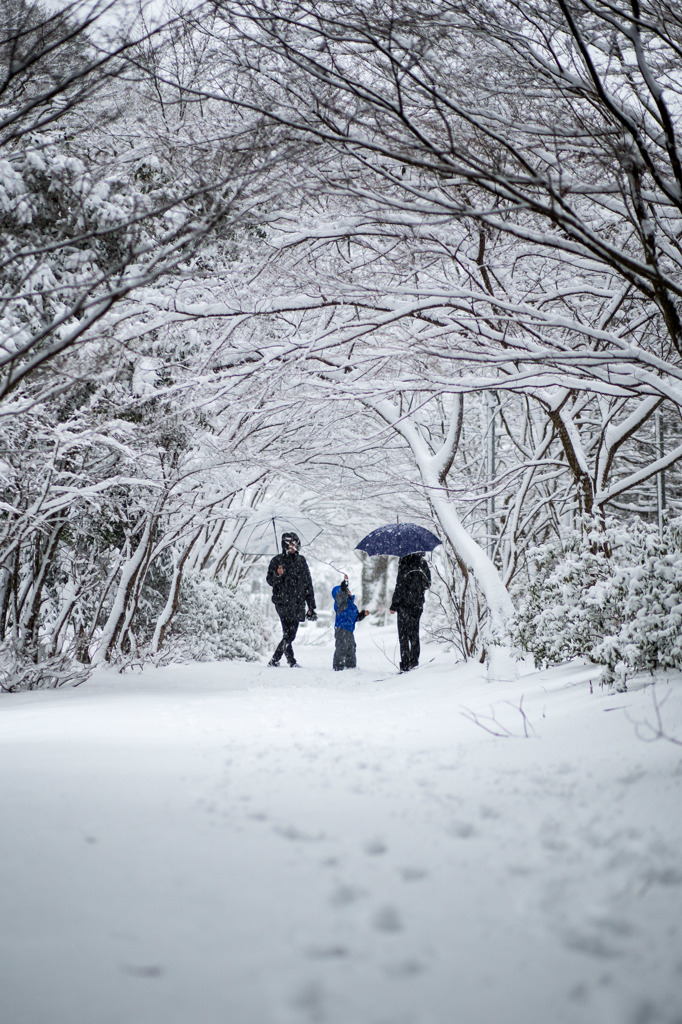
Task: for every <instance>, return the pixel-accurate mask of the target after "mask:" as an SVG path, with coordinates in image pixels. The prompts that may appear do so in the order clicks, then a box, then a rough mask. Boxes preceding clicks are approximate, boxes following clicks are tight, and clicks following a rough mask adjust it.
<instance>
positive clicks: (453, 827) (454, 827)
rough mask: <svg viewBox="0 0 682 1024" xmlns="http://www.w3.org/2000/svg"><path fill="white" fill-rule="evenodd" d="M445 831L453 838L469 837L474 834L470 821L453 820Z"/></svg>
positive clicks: (474, 830)
mask: <svg viewBox="0 0 682 1024" xmlns="http://www.w3.org/2000/svg"><path fill="white" fill-rule="evenodd" d="M445 831H446V832H447V833H448V835H450V836H454V837H455V839H470V838H471V836H475V835H476V829H475V828H474V826H473V825H472V824H471V822H470V821H453V822H452V824H450V825H448V827H447V829H446V830H445Z"/></svg>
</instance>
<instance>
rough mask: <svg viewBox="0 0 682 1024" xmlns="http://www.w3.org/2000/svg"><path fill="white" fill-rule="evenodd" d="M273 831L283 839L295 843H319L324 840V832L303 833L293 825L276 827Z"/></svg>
mask: <svg viewBox="0 0 682 1024" xmlns="http://www.w3.org/2000/svg"><path fill="white" fill-rule="evenodd" d="M273 831H274V832H276V834H277V835H278V836H282V838H283V839H291V840H292V841H293V842H297V843H319V842H321V841H322V840H323V839H324V838H325V836H324V832H303V831H302V830H301V829H300V828H296V826H295V825H278V826H277V827H276V828H275V829H274V830H273Z"/></svg>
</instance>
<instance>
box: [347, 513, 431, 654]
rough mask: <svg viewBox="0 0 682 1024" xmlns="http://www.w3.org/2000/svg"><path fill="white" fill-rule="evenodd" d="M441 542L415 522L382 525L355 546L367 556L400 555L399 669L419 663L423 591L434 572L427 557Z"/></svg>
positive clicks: (396, 601) (396, 603) (395, 603)
mask: <svg viewBox="0 0 682 1024" xmlns="http://www.w3.org/2000/svg"><path fill="white" fill-rule="evenodd" d="M439 544H442V541H441V540H439V539H438V537H436V535H435V534H434V533H431V531H430V530H427V529H425V528H424V527H423V526H418V525H417V524H416V523H395V524H391V525H389V526H380V527H378V528H377V529H376V530H372V532H371V533H368V534H367V536H366V537H363V538H362V540H361V541H360V543H359V544H357V545H356V547H357V548H358V549H359V550H360V551H364V552H365V553H366V554H368V555H398V557H399V559H400V561H399V562H398V578H397V579H396V583H395V590H394V591H393V597H392V598H391V607H390V612H391V615H393V614H396V613H397V615H398V640H399V642H400V671H401V672H409V671H410V669H412V668H416V667H417V665H418V664H419V620H420V619H421V615H422V611H423V610H424V594H425V592H426V591H427V590H428V589H429V587H430V586H431V571H430V569H429V567H428V564H427V562H426V559H425V558H424V552H425V551H433V549H434V548H436V547H438V545H439Z"/></svg>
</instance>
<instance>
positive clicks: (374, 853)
mask: <svg viewBox="0 0 682 1024" xmlns="http://www.w3.org/2000/svg"><path fill="white" fill-rule="evenodd" d="M364 850H365V853H367V854H369V856H370V857H380V856H381V854H382V853H386V852H387V850H388V847H387V845H386V843H385V842H384V841H383V839H370V840H368V842H366V843H365V846H364Z"/></svg>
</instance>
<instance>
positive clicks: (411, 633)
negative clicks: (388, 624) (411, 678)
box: [398, 609, 422, 672]
mask: <svg viewBox="0 0 682 1024" xmlns="http://www.w3.org/2000/svg"><path fill="white" fill-rule="evenodd" d="M421 617H422V613H421V611H418V612H413V611H403V610H401V609H399V610H398V640H399V641H400V671H401V672H408V671H409V670H410V669H411V668H415V667H416V666H417V665H418V664H419V620H420V619H421Z"/></svg>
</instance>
